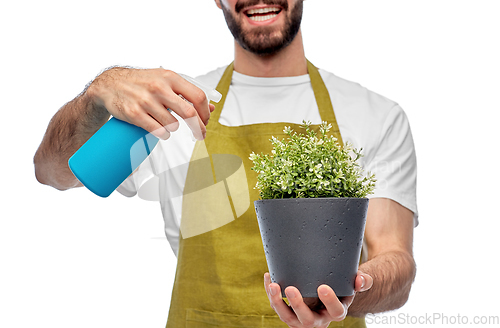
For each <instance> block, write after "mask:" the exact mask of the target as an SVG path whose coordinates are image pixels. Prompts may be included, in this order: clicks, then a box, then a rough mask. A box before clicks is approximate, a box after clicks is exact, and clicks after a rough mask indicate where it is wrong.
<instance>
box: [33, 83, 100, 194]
mask: <svg viewBox="0 0 500 328" xmlns="http://www.w3.org/2000/svg"><path fill="white" fill-rule="evenodd" d="M108 118H109V113H108V112H107V111H106V109H105V108H103V107H98V106H96V105H95V104H94V102H93V101H92V99H91V97H90V96H89V93H88V89H87V90H85V91H84V92H83V93H82V94H80V95H79V96H78V97H76V98H75V99H73V100H72V101H70V102H68V103H67V104H66V105H64V106H63V107H62V108H61V109H59V111H58V112H57V113H56V114H55V115H54V117H53V118H52V119H51V121H50V123H49V125H48V127H47V131H46V132H45V135H44V137H43V140H42V142H41V144H40V146H39V147H38V150H37V152H36V154H35V157H34V159H33V162H34V164H35V174H36V178H37V180H38V181H39V182H40V183H43V184H47V185H51V186H53V187H54V188H56V189H60V190H65V189H69V188H73V187H78V186H80V183H79V181H78V180H77V179H76V178H75V176H74V175H73V173H71V170H70V169H69V166H68V159H69V158H70V157H71V156H72V155H73V154H74V153H75V151H76V150H77V149H78V148H79V147H80V146H81V145H83V144H84V143H85V142H86V141H87V140H88V139H89V138H90V136H92V134H94V133H95V132H96V131H97V130H98V129H99V128H100V127H101V126H102V125H103V124H104V123H106V121H107V119H108Z"/></svg>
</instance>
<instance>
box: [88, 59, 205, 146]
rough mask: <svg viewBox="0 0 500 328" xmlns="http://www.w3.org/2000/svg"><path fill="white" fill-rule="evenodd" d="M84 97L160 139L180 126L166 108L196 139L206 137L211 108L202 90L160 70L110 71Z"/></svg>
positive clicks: (121, 69) (127, 69)
mask: <svg viewBox="0 0 500 328" xmlns="http://www.w3.org/2000/svg"><path fill="white" fill-rule="evenodd" d="M87 94H88V95H89V97H90V99H92V101H93V103H94V105H95V106H97V107H101V108H105V109H106V110H107V111H108V112H109V113H110V114H111V115H113V116H114V117H116V118H118V119H120V120H122V121H126V122H129V123H131V124H134V125H137V126H140V127H142V128H143V129H145V130H147V131H149V132H151V133H153V134H154V135H155V136H157V137H159V138H162V139H167V138H168V137H169V136H170V132H173V131H175V130H177V128H178V127H179V122H178V121H177V119H176V118H175V117H174V116H173V115H172V114H171V113H170V112H169V110H167V108H168V109H170V110H172V111H173V112H175V113H176V114H178V115H179V116H180V117H181V118H182V119H184V120H185V121H186V123H187V124H188V126H189V127H190V129H191V130H192V132H193V135H194V136H195V138H196V139H198V140H201V139H203V138H204V137H205V133H206V128H205V125H206V124H207V123H208V119H209V117H210V112H211V111H213V109H214V106H213V105H209V103H208V100H207V98H206V96H205V93H204V92H203V91H202V90H201V89H199V88H198V87H196V86H195V85H193V84H191V83H189V82H188V81H186V80H184V79H183V78H182V77H181V76H179V75H178V74H176V73H174V72H172V71H169V70H165V69H163V68H158V69H130V68H121V67H115V68H112V69H109V70H107V71H105V72H103V73H102V74H101V75H99V76H98V77H97V78H96V79H95V80H94V82H92V84H91V85H90V86H89V88H88V90H87ZM179 94H181V95H182V96H183V97H184V98H185V99H186V100H188V101H189V102H190V103H192V104H193V105H191V104H189V103H188V102H186V101H185V100H184V99H182V98H181V97H179V96H178V95H179Z"/></svg>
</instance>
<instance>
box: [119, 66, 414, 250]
mask: <svg viewBox="0 0 500 328" xmlns="http://www.w3.org/2000/svg"><path fill="white" fill-rule="evenodd" d="M224 70H225V67H221V68H218V69H216V70H214V71H212V72H209V73H208V74H206V75H203V76H200V77H198V78H197V80H199V81H201V82H203V83H204V84H206V85H208V86H211V87H213V88H215V87H216V86H217V83H218V82H219V80H220V78H221V77H222V74H223V73H224ZM319 72H320V74H321V77H322V78H323V81H324V82H325V85H326V87H327V89H328V92H329V93H330V98H331V101H332V105H333V108H334V111H335V116H336V118H337V123H338V126H339V129H340V133H341V135H342V139H343V140H344V142H349V143H350V144H352V145H353V146H354V147H355V148H358V149H359V148H362V149H363V151H362V153H363V155H364V156H363V157H362V158H361V159H360V163H361V165H362V166H363V168H364V169H365V171H370V172H372V173H375V176H376V179H377V184H376V190H375V192H374V194H373V195H370V196H368V197H369V198H376V197H378V198H381V197H382V198H389V199H392V200H394V201H396V202H398V203H399V204H401V205H403V206H404V207H406V208H408V209H409V210H411V211H412V212H413V213H414V224H415V226H416V225H417V224H418V211H417V202H416V178H417V164H416V155H415V149H414V144H413V138H412V135H411V131H410V126H409V123H408V119H407V117H406V115H405V113H404V112H403V110H402V109H401V107H400V106H399V105H398V104H397V103H395V102H393V101H391V100H389V99H387V98H385V97H382V96H380V95H378V94H376V93H374V92H371V91H369V90H367V89H366V88H364V87H362V86H360V85H359V84H357V83H353V82H350V81H346V80H344V79H341V78H339V77H337V76H335V75H334V74H332V73H329V72H326V71H324V70H321V69H320V70H319ZM303 120H306V121H311V122H312V123H313V124H319V123H321V117H320V115H319V111H318V106H317V104H316V100H315V98H314V93H313V90H312V87H311V83H310V79H309V75H302V76H294V77H277V78H259V77H252V76H247V75H243V74H240V73H237V72H234V73H233V78H232V82H231V86H230V88H229V93H228V95H227V98H226V102H225V104H224V108H223V110H222V113H221V116H220V119H219V122H220V123H221V124H222V125H226V126H240V125H248V124H254V123H275V122H284V124H283V126H285V125H286V123H297V124H300V123H302V121H303ZM179 121H180V122H181V124H180V127H179V129H178V130H177V131H176V132H174V133H172V134H171V136H170V138H169V139H168V140H165V141H162V140H160V142H158V145H157V146H156V148H155V149H154V150H153V152H152V154H151V156H150V157H149V158H148V159H146V161H144V163H143V164H141V166H140V167H139V168H138V170H137V171H136V172H135V173H134V174H133V175H132V176H131V177H129V178H128V179H127V180H126V181H125V182H124V183H123V184H122V185H121V186H120V187H119V188H118V189H117V190H118V191H119V192H120V193H122V194H124V195H126V196H134V195H135V194H137V193H138V194H139V197H141V198H144V199H147V200H157V201H159V202H160V204H161V210H162V214H163V218H164V221H165V233H166V236H167V239H168V241H169V242H170V245H171V247H172V249H173V250H174V253H176V254H177V249H178V244H179V227H180V219H181V216H182V213H181V212H182V210H181V209H182V194H183V190H184V185H185V180H186V176H187V169H188V163H189V161H190V159H191V155H192V152H193V149H194V145H195V140H194V138H193V136H192V133H191V131H190V130H189V128H188V127H187V125H186V124H185V123H184V122H182V120H181V119H179Z"/></svg>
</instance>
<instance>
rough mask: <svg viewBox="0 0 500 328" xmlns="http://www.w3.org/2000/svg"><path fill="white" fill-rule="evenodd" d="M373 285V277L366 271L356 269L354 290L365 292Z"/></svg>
mask: <svg viewBox="0 0 500 328" xmlns="http://www.w3.org/2000/svg"><path fill="white" fill-rule="evenodd" d="M372 286H373V278H372V276H370V275H369V274H367V273H364V272H362V271H359V270H358V275H357V276H356V280H355V281H354V290H355V291H356V292H365V291H367V290H368V289H370V288H372Z"/></svg>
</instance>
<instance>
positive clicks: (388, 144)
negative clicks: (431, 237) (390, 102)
mask: <svg viewBox="0 0 500 328" xmlns="http://www.w3.org/2000/svg"><path fill="white" fill-rule="evenodd" d="M370 157H371V159H370V160H369V162H368V163H366V165H365V169H366V170H367V171H369V172H372V173H375V177H376V179H377V182H376V188H375V192H374V194H372V195H370V196H368V197H369V198H389V199H392V200H394V201H396V202H398V203H399V204H401V205H402V206H404V207H406V208H408V209H409V210H410V211H412V212H413V213H414V215H413V218H414V224H415V226H417V225H418V210H417V192H416V189H417V159H416V154H415V146H414V143H413V137H412V133H411V130H410V124H409V122H408V118H407V116H406V114H405V113H404V111H403V110H402V109H401V107H400V106H399V105H395V106H394V107H393V108H392V109H391V110H390V111H389V112H388V114H387V116H386V118H385V121H384V124H383V125H382V130H381V133H380V139H379V143H378V147H377V149H376V150H375V152H374V153H373V156H370Z"/></svg>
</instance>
